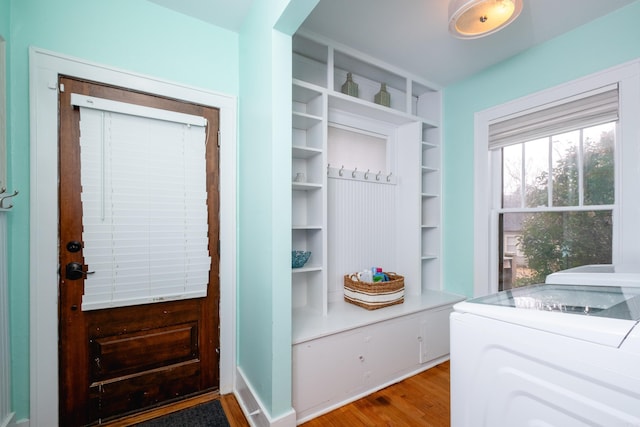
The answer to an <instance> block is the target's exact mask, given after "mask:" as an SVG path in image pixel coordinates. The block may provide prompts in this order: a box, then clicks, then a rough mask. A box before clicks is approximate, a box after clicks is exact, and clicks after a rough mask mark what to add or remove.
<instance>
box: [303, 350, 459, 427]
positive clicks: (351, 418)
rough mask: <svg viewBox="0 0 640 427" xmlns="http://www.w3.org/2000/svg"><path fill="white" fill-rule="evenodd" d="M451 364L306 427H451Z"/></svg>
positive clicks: (413, 378) (329, 414) (417, 376)
mask: <svg viewBox="0 0 640 427" xmlns="http://www.w3.org/2000/svg"><path fill="white" fill-rule="evenodd" d="M449 405H450V395H449V362H445V363H442V364H440V365H437V366H435V367H433V368H431V369H428V370H426V371H424V372H422V373H420V374H418V375H414V376H413V377H410V378H407V379H406V380H404V381H401V382H399V383H397V384H394V385H392V386H389V387H387V388H384V389H382V390H380V391H378V392H376V393H373V394H371V395H369V396H367V397H364V398H362V399H360V400H357V401H355V402H353V403H350V404H348V405H346V406H343V407H341V408H338V409H336V410H335V411H332V412H329V413H328V414H325V415H322V416H320V417H318V418H314V419H312V420H311V421H308V422H306V423H304V424H302V425H303V426H304V427H342V426H349V427H358V426H367V427H372V426H389V427H391V426H393V427H402V426H407V427H408V426H411V427H418V426H423V427H449V425H450V418H449Z"/></svg>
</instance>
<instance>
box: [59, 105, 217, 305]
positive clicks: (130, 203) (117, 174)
mask: <svg viewBox="0 0 640 427" xmlns="http://www.w3.org/2000/svg"><path fill="white" fill-rule="evenodd" d="M71 102H72V104H73V105H77V106H79V107H80V156H81V184H82V195H81V198H82V210H83V212H82V215H83V219H82V224H83V233H82V238H83V241H84V249H83V254H84V259H85V263H86V264H87V269H88V270H89V271H91V272H93V273H91V274H88V275H87V277H86V280H85V290H84V295H83V300H82V309H83V310H92V309H99V308H106V307H118V306H127V305H135V304H144V303H150V302H160V301H165V300H173V299H186V298H195V297H202V296H205V295H206V293H207V284H208V281H209V269H210V266H211V258H210V256H209V250H208V236H207V235H208V224H207V204H206V200H207V188H206V159H205V133H206V119H204V118H202V117H197V116H192V115H187V114H181V113H175V112H171V111H166V110H159V109H154V108H148V107H141V106H136V105H132V104H127V103H121V102H115V101H110V100H106V99H100V98H94V97H86V96H83V95H78V94H73V95H72V98H71Z"/></svg>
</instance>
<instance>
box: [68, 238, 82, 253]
mask: <svg viewBox="0 0 640 427" xmlns="http://www.w3.org/2000/svg"><path fill="white" fill-rule="evenodd" d="M80 249H82V243H80V242H78V241H76V240H72V241H70V242H69V243H67V250H68V251H69V252H78V251H79V250H80Z"/></svg>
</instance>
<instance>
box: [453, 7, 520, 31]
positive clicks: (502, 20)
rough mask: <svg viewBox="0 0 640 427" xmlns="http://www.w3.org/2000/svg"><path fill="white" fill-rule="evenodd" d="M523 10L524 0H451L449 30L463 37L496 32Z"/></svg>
mask: <svg viewBox="0 0 640 427" xmlns="http://www.w3.org/2000/svg"><path fill="white" fill-rule="evenodd" d="M521 11H522V0H451V1H450V2H449V32H451V34H453V35H454V36H455V37H458V38H461V39H475V38H478V37H484V36H486V35H489V34H491V33H495V32H496V31H498V30H500V29H501V28H504V27H506V26H507V25H509V24H510V23H511V22H513V21H514V20H515V19H516V18H517V17H518V15H520V12H521Z"/></svg>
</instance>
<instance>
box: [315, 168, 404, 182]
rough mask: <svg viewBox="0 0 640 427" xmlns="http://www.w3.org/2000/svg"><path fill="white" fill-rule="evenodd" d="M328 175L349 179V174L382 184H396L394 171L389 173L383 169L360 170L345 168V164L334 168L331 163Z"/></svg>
mask: <svg viewBox="0 0 640 427" xmlns="http://www.w3.org/2000/svg"><path fill="white" fill-rule="evenodd" d="M327 176H329V177H332V178H343V179H348V178H349V176H351V178H353V179H360V180H365V181H371V182H379V183H382V184H394V183H395V179H394V178H395V176H393V172H390V173H389V174H383V173H382V171H381V170H380V171H378V172H377V173H376V172H375V171H374V172H371V169H367V171H366V172H363V171H358V168H357V167H356V168H355V169H345V167H344V165H342V166H341V167H340V168H339V169H338V168H332V167H331V164H328V165H327Z"/></svg>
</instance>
